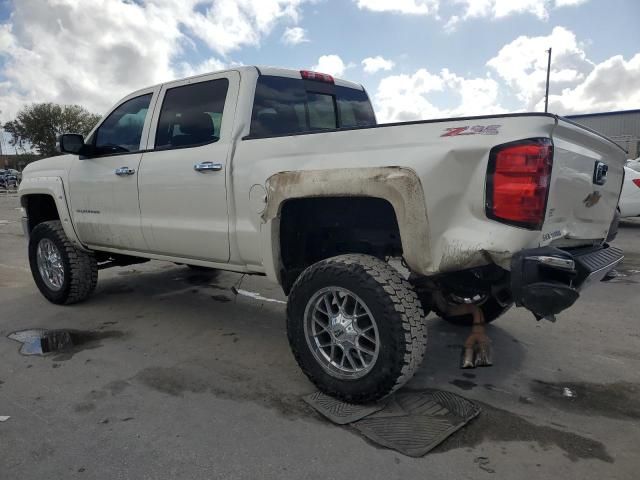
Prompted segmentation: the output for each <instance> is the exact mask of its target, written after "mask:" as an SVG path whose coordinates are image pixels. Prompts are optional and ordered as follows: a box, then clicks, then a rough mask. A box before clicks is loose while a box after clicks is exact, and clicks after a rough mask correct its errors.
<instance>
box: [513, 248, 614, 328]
mask: <svg viewBox="0 0 640 480" xmlns="http://www.w3.org/2000/svg"><path fill="white" fill-rule="evenodd" d="M623 259H624V254H623V253H622V250H620V249H619V248H615V247H610V246H609V245H606V244H605V245H604V246H599V247H588V248H580V249H572V250H560V249H559V248H554V247H541V248H533V249H528V250H523V251H521V252H519V253H518V254H516V255H514V256H513V258H512V260H511V292H512V295H513V299H514V301H515V303H516V305H518V306H523V307H525V308H527V309H528V310H530V311H531V312H532V313H533V314H534V315H535V316H536V317H537V318H543V317H549V316H552V315H555V314H557V313H560V312H561V311H563V310H565V309H567V308H569V307H570V306H571V305H573V304H574V303H575V301H576V300H577V299H578V297H579V296H580V291H581V290H583V289H584V288H586V287H587V286H589V285H590V284H592V283H595V282H599V281H600V280H602V278H603V277H604V276H605V275H606V274H607V273H608V272H609V271H611V270H612V269H613V268H615V267H616V265H618V264H619V263H620V262H621V261H622V260H623Z"/></svg>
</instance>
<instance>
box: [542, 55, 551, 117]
mask: <svg viewBox="0 0 640 480" xmlns="http://www.w3.org/2000/svg"><path fill="white" fill-rule="evenodd" d="M546 52H547V53H548V54H549V59H548V60H547V89H546V92H545V94H544V113H547V110H548V109H549V74H550V73H551V47H549V50H546Z"/></svg>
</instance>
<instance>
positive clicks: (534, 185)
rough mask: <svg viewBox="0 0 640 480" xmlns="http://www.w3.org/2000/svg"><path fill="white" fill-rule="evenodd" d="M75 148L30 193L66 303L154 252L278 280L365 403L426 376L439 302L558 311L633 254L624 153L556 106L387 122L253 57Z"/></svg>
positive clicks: (323, 378)
mask: <svg viewBox="0 0 640 480" xmlns="http://www.w3.org/2000/svg"><path fill="white" fill-rule="evenodd" d="M59 149H60V151H61V152H63V153H65V155H62V156H56V157H52V158H48V159H44V160H40V161H38V162H35V163H32V164H30V165H29V166H28V167H27V168H26V169H25V170H24V173H23V180H22V183H21V185H20V189H19V194H20V199H21V204H22V207H23V209H24V213H25V216H24V220H23V224H24V229H25V232H26V234H27V235H28V236H29V259H30V265H31V270H32V273H33V277H34V280H35V283H36V285H37V287H38V288H39V290H40V291H41V292H42V294H43V295H44V296H45V297H46V298H47V299H48V300H50V301H51V302H53V303H57V304H71V303H75V302H79V301H81V300H84V299H86V298H87V297H88V296H89V295H90V294H91V293H92V292H93V290H94V288H95V286H96V282H97V277H98V269H100V268H106V267H109V266H114V265H128V264H132V263H136V262H142V261H146V260H148V259H156V260H165V261H169V262H175V263H179V264H186V265H190V266H192V267H195V268H197V267H199V268H214V269H224V270H231V271H235V272H244V273H248V274H255V275H264V276H266V277H268V279H270V280H271V281H273V282H276V283H278V284H280V285H281V286H282V288H283V290H284V292H285V294H287V295H288V305H287V329H288V337H289V341H290V344H291V347H292V350H293V353H294V355H295V357H296V359H297V361H298V363H299V364H300V366H301V368H302V369H303V371H304V372H305V373H306V374H307V375H308V377H309V378H310V379H311V380H312V381H313V382H314V383H315V384H316V385H317V386H318V387H319V388H320V389H321V390H322V391H324V392H326V393H328V394H331V395H335V396H338V397H340V398H342V399H344V400H347V401H351V402H366V401H372V400H376V399H379V398H381V397H384V396H386V395H388V394H389V393H391V392H393V391H394V390H395V389H397V388H398V387H400V386H401V385H402V384H404V383H405V382H406V381H407V380H408V379H409V378H411V376H412V375H413V372H414V371H415V370H416V369H417V368H418V366H419V365H420V363H421V361H422V358H423V355H424V352H425V348H426V335H427V331H426V323H425V317H426V315H427V314H428V312H429V311H430V310H435V311H436V312H437V313H439V314H440V315H441V316H443V317H444V318H445V319H446V320H449V321H451V322H455V323H460V324H470V323H471V321H472V318H475V317H473V316H472V315H470V314H469V312H470V311H471V310H468V311H467V310H465V309H464V308H463V309H456V308H455V307H456V306H472V307H473V308H475V309H476V310H477V311H480V312H482V314H483V318H484V321H486V322H490V321H492V320H494V319H496V318H497V317H499V316H500V315H502V314H503V313H504V312H505V311H506V310H507V309H508V308H509V307H511V306H512V305H513V304H516V305H517V306H522V307H524V308H527V309H529V310H530V311H531V312H532V313H533V314H534V315H535V317H536V318H538V319H540V318H553V316H554V315H555V314H557V313H559V312H561V311H562V310H564V309H566V308H569V307H570V306H571V305H572V304H573V303H574V302H575V301H576V299H577V298H578V296H579V294H580V291H581V289H582V288H583V287H584V286H585V285H587V284H588V283H590V282H593V281H597V280H599V279H600V278H601V277H603V276H604V275H605V274H606V273H607V272H608V271H609V270H611V269H612V268H613V267H614V266H615V265H616V264H617V263H619V262H620V261H621V260H622V258H623V255H622V252H621V251H620V250H618V249H616V248H614V247H610V246H609V245H607V244H606V242H605V240H606V238H607V235H608V233H609V229H610V226H611V224H612V219H613V217H614V213H615V211H616V206H617V204H618V198H619V196H620V190H621V186H622V180H623V165H624V161H625V154H624V152H623V150H621V149H620V148H619V147H618V146H617V145H616V144H615V143H613V142H612V141H610V140H608V139H607V138H604V137H602V136H601V135H599V134H597V133H595V132H593V131H591V130H588V129H586V128H584V127H581V126H579V125H577V124H574V123H572V122H570V121H568V120H566V119H563V118H561V117H558V116H556V115H551V114H543V113H519V114H511V115H496V116H478V117H466V118H449V119H437V120H424V121H412V122H402V123H388V124H377V122H376V118H375V115H374V111H373V108H372V106H371V103H370V101H369V98H368V96H367V93H366V91H365V90H364V88H363V87H362V86H361V85H359V84H356V83H352V82H348V81H345V80H340V79H336V78H333V77H331V76H329V75H326V74H321V73H316V72H310V71H306V70H303V71H297V70H285V69H279V68H266V67H247V66H243V67H237V68H233V69H230V70H225V71H221V72H216V73H211V74H206V75H200V76H196V77H192V78H188V79H183V80H177V81H173V82H168V83H164V84H161V85H156V86H153V87H149V88H145V89H142V90H139V91H137V92H134V93H132V94H131V95H129V96H127V97H125V98H123V99H122V100H121V101H119V102H118V103H117V104H116V105H115V106H114V107H113V109H112V110H111V111H109V112H108V113H107V114H106V115H105V117H104V118H103V119H102V120H101V121H100V122H99V123H98V125H97V126H96V127H95V128H94V130H93V131H92V132H91V133H90V134H89V135H88V136H87V138H83V137H82V136H81V135H77V134H64V135H61V136H60V138H59ZM401 266H402V267H401ZM449 307H451V308H449ZM462 311H465V312H467V313H465V314H461V313H460V312H462Z"/></svg>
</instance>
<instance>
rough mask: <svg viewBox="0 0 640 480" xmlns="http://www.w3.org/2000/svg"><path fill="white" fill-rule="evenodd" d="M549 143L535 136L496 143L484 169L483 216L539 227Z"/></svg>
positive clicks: (550, 157)
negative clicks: (484, 197) (485, 191)
mask: <svg viewBox="0 0 640 480" xmlns="http://www.w3.org/2000/svg"><path fill="white" fill-rule="evenodd" d="M552 164H553V144H552V143H551V140H550V139H548V138H535V139H529V140H522V141H519V142H514V143H508V144H505V145H498V146H497V147H494V148H493V149H492V150H491V153H490V156H489V166H488V169H487V193H486V195H487V198H486V213H487V217H489V218H491V219H494V220H498V221H500V222H502V223H508V224H510V225H515V226H518V227H523V228H528V229H532V230H539V229H540V228H542V223H543V222H544V216H545V211H546V209H547V194H548V192H549V181H550V179H551V166H552Z"/></svg>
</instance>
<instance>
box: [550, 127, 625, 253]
mask: <svg viewBox="0 0 640 480" xmlns="http://www.w3.org/2000/svg"><path fill="white" fill-rule="evenodd" d="M552 139H553V145H554V154H553V169H552V174H551V184H550V188H549V198H548V202H547V215H546V219H545V223H544V226H543V229H542V244H543V245H548V244H552V245H555V246H575V245H585V244H589V243H595V242H594V241H597V242H599V241H601V240H602V239H604V238H606V236H607V232H608V231H609V227H610V225H611V221H612V220H613V216H614V213H615V210H616V207H617V205H618V199H619V197H620V190H621V189H622V180H623V176H624V163H625V160H626V154H625V152H624V151H623V150H622V148H620V147H619V146H618V145H616V144H615V143H613V142H612V141H611V140H609V139H607V138H605V137H603V136H601V135H599V134H597V133H595V132H593V131H591V130H589V129H587V128H584V127H581V126H579V125H576V124H574V123H572V122H569V121H567V120H565V119H562V118H558V123H557V124H556V126H555V128H554V130H553V134H552ZM603 166H604V170H606V175H602V174H598V173H596V171H597V170H598V169H599V170H600V172H602V170H603Z"/></svg>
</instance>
